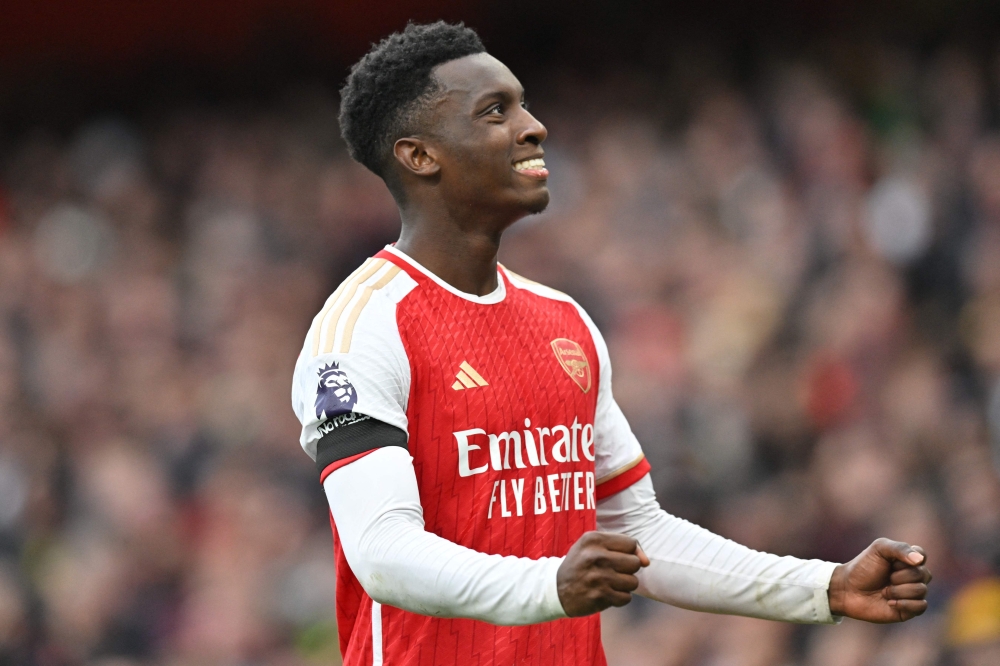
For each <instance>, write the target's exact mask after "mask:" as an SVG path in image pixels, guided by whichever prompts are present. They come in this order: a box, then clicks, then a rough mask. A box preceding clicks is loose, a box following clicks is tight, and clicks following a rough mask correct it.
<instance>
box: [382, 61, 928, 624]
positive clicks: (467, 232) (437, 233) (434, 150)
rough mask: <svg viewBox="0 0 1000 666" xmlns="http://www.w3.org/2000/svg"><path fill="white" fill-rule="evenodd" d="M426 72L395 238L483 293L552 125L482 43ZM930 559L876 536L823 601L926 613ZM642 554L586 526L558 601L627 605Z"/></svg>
mask: <svg viewBox="0 0 1000 666" xmlns="http://www.w3.org/2000/svg"><path fill="white" fill-rule="evenodd" d="M433 76H434V77H435V79H436V80H437V82H438V84H439V86H440V87H441V89H442V94H441V95H440V96H439V98H438V100H437V101H436V102H435V103H434V104H433V106H432V108H431V109H429V111H428V112H427V115H426V117H424V118H423V122H422V123H421V125H422V127H423V128H424V129H423V130H422V131H421V132H420V133H418V134H414V135H413V136H408V137H404V138H401V139H399V140H398V141H396V143H395V145H394V146H393V158H394V159H392V160H391V162H390V165H389V169H390V170H391V173H389V174H387V175H388V180H390V181H391V182H393V190H394V193H395V195H396V201H397V203H399V204H400V217H401V218H402V222H403V229H402V233H401V235H400V238H399V242H398V243H397V244H396V247H398V248H399V249H400V250H402V251H403V252H405V253H406V254H408V255H410V256H411V257H413V258H414V259H415V260H416V261H418V262H419V263H421V264H423V265H424V266H425V267H426V268H427V269H428V270H430V271H431V272H433V273H434V274H436V275H437V276H438V277H440V278H441V279H442V280H444V281H445V282H447V283H448V284H450V285H452V286H453V287H455V288H456V289H458V290H460V291H463V292H465V293H468V294H477V295H480V296H482V295H485V294H489V293H491V292H492V291H493V290H495V289H496V288H497V252H498V251H499V249H500V237H501V235H502V234H503V232H504V230H505V229H507V228H508V227H509V226H510V225H511V224H513V223H514V222H516V221H517V220H519V219H521V218H522V217H525V216H527V215H531V214H533V213H538V212H541V211H542V210H544V209H545V207H546V205H548V202H549V190H548V187H547V185H546V183H547V181H546V178H547V176H548V172H547V171H546V170H545V169H544V168H534V169H528V170H523V169H521V170H515V168H514V165H515V164H517V163H519V162H522V161H523V160H527V159H534V158H541V157H542V156H543V155H544V151H543V150H542V142H543V141H545V138H546V136H547V135H548V132H547V130H546V129H545V126H544V125H542V124H541V123H540V122H538V120H536V119H535V117H534V116H532V115H531V114H530V113H529V112H528V110H527V109H526V108H525V106H524V104H523V101H524V89H523V88H522V87H521V84H520V82H518V80H517V78H516V77H515V76H514V75H513V74H512V73H511V71H510V70H509V69H507V67H506V66H505V65H504V64H503V63H501V62H500V61H499V60H497V59H496V58H494V57H492V56H490V55H488V54H485V53H480V54H477V55H472V56H466V57H464V58H459V59H457V60H453V61H451V62H447V63H444V64H443V65H439V66H438V67H437V68H436V69H435V70H434V72H433ZM926 561H927V558H926V555H925V554H924V552H923V550H922V549H921V548H919V547H917V546H911V545H909V544H906V543H902V542H898V541H890V540H888V539H878V540H876V541H875V542H874V543H872V545H871V546H869V547H868V548H866V549H865V550H864V551H863V552H862V553H861V554H860V555H858V556H857V557H856V558H854V559H853V560H851V561H850V562H848V563H846V564H841V565H839V566H838V567H837V568H836V569H835V570H834V573H833V576H832V578H831V580H830V587H829V591H828V595H829V600H830V610H831V612H832V613H834V614H835V615H844V616H847V617H852V618H855V619H859V620H866V621H868V622H878V623H888V622H903V621H905V620H909V619H910V618H913V617H915V616H917V615H920V614H922V613H923V612H924V611H925V610H927V601H926V599H925V598H926V596H927V584H928V583H930V580H931V574H930V571H929V570H928V569H927V566H926ZM649 563H650V562H649V559H648V558H647V557H646V554H645V553H643V551H642V549H641V548H640V547H639V544H638V542H637V541H636V540H635V539H632V538H631V537H628V536H624V535H621V534H608V533H604V532H588V533H586V534H584V535H583V536H582V537H580V539H579V540H578V541H577V542H576V543H575V544H574V545H573V547H572V548H570V550H569V553H567V555H566V558H565V559H564V560H563V563H562V565H561V566H560V567H559V571H558V575H557V584H558V590H559V599H560V601H561V602H562V605H563V609H564V610H565V611H566V613H567V615H569V616H571V617H576V616H582V615H590V614H591V613H596V612H598V611H601V610H604V609H605V608H608V607H609V606H624V605H625V604H627V603H628V602H629V601H631V599H632V593H633V592H634V591H635V590H636V589H637V588H638V586H639V580H638V578H637V577H636V573H637V572H638V571H639V570H640V569H641V568H642V567H645V566H648V565H649Z"/></svg>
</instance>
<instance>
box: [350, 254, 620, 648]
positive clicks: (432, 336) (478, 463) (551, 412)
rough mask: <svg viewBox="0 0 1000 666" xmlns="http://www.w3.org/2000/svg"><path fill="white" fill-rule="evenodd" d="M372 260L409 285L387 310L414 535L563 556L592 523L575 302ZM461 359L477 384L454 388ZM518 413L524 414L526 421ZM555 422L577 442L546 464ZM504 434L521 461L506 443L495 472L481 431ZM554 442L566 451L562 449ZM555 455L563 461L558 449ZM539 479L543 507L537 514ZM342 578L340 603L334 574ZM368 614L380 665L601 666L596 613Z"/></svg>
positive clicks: (356, 635) (359, 624) (591, 355)
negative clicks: (509, 623)
mask: <svg viewBox="0 0 1000 666" xmlns="http://www.w3.org/2000/svg"><path fill="white" fill-rule="evenodd" d="M376 256H378V257H381V258H384V259H387V260H389V261H392V262H393V263H395V264H396V265H398V266H400V267H401V268H402V269H403V270H405V271H406V272H407V273H408V274H409V275H410V276H411V277H412V278H413V279H414V280H415V281H416V282H417V287H416V288H414V289H413V290H412V291H411V292H410V293H409V294H408V295H407V296H406V297H405V298H403V300H402V301H400V303H399V304H398V306H397V310H396V318H397V322H398V326H399V332H400V337H401V338H402V341H403V345H404V347H405V349H406V352H407V355H408V357H409V361H410V375H411V384H410V396H409V404H408V408H407V419H408V421H409V435H410V438H409V450H410V454H411V455H412V456H413V459H414V468H415V471H416V476H417V483H418V487H419V490H420V498H421V504H422V505H423V510H424V520H425V522H426V528H427V530H428V531H430V532H432V533H434V534H437V535H439V536H441V537H443V538H445V539H448V540H449V541H453V542H455V543H457V544H460V545H463V546H467V547H469V548H472V549H474V550H477V551H480V552H484V553H496V554H500V555H516V556H523V557H530V558H539V557H543V556H563V555H565V554H566V552H567V551H568V550H569V548H570V546H571V545H572V544H573V543H574V542H575V541H576V540H577V539H578V538H579V537H580V536H581V535H582V534H583V533H584V532H586V531H589V530H594V529H596V527H597V512H596V498H595V497H594V488H595V481H594V462H593V461H592V460H590V459H588V458H589V457H590V456H588V455H587V453H585V451H586V449H585V448H584V446H583V441H584V436H585V435H584V433H586V432H587V430H586V429H585V428H584V426H587V425H590V426H591V430H590V431H589V432H590V433H591V438H592V433H593V430H592V424H593V423H594V415H595V411H596V407H597V386H598V385H599V381H600V378H599V376H598V375H599V362H598V357H597V350H596V348H595V346H594V341H593V339H592V338H591V335H590V331H589V329H588V328H587V325H586V323H585V322H584V321H583V319H582V318H581V316H580V314H579V312H578V311H577V309H576V307H575V306H574V305H573V304H572V303H566V302H561V301H555V300H552V299H547V298H542V297H540V296H537V295H535V294H533V293H531V292H530V291H527V290H522V289H518V288H515V287H513V286H512V285H511V284H510V283H509V281H508V280H507V278H506V276H504V277H503V278H502V279H504V280H505V282H506V289H507V291H506V297H505V299H504V300H503V301H502V302H500V303H495V304H491V305H484V304H479V303H475V302H472V301H469V300H466V299H464V298H461V297H460V296H457V295H455V294H453V293H451V292H449V291H448V290H446V289H444V288H442V287H441V286H439V285H437V284H435V283H434V281H433V280H431V279H430V278H428V277H427V276H426V275H424V274H423V273H421V272H420V271H419V270H417V269H416V268H414V267H413V266H411V265H409V264H408V263H407V262H406V261H404V260H403V259H400V258H399V257H397V256H396V255H394V254H392V253H391V252H385V251H383V252H381V253H379V254H378V255H376ZM559 338H563V339H567V340H571V341H574V342H576V343H578V344H579V345H580V348H581V349H582V351H583V354H584V355H585V356H586V359H587V362H588V363H589V365H590V370H591V373H592V374H593V385H592V387H591V388H590V390H589V391H586V392H584V390H583V389H582V388H581V386H580V385H578V384H577V383H576V382H574V381H573V379H572V378H571V377H570V375H569V374H568V372H567V370H564V368H563V367H562V366H561V365H560V362H559V359H558V358H557V357H556V354H555V352H554V350H553V347H552V341H553V340H556V339H559ZM463 362H467V363H468V364H469V365H471V366H472V368H473V369H474V370H475V371H476V372H478V374H479V375H481V377H482V378H483V379H484V380H485V381H486V382H487V384H488V385H487V386H475V387H473V388H468V389H466V388H462V389H458V390H457V389H455V388H453V385H454V384H455V382H456V375H457V373H458V372H459V369H460V365H461V364H462V363H463ZM525 419H530V422H531V425H530V426H527V425H526V424H525ZM557 426H562V427H563V428H564V429H565V432H566V433H567V438H568V439H569V437H568V434H569V433H572V438H571V439H572V440H573V441H577V447H576V456H575V459H574V457H573V455H572V453H573V452H572V451H569V454H570V455H569V456H568V459H567V460H566V461H565V462H559V461H557V460H556V459H554V458H555V455H556V452H555V451H554V450H553V445H554V444H557V443H559V442H561V441H562V436H561V435H560V436H557V435H555V434H553V433H552V430H553V429H554V428H556V427H557ZM477 428H478V429H481V430H482V431H484V433H485V434H476V435H470V436H469V440H468V441H469V442H470V443H471V444H473V445H475V446H478V447H479V448H478V449H470V450H469V452H468V460H469V467H470V468H471V469H476V468H479V467H482V466H484V465H486V469H485V470H484V471H482V472H481V473H476V474H471V475H467V476H464V477H462V476H460V474H459V453H458V450H459V446H458V438H457V437H456V435H455V433H456V432H459V431H466V430H471V429H477ZM540 429H547V430H548V434H545V438H544V447H543V450H544V451H545V460H546V463H547V464H546V465H544V466H543V465H541V464H539V465H537V466H534V465H532V464H531V463H530V459H529V456H528V445H527V441H528V436H527V434H526V432H527V431H530V432H531V433H532V441H533V444H534V445H537V443H538V441H539V439H540V436H541V434H542V433H541V432H540ZM510 432H517V433H518V439H519V440H520V445H521V454H522V455H521V462H522V466H520V467H519V466H518V465H517V450H518V447H517V445H516V443H515V444H510V453H509V457H508V459H507V462H508V463H509V469H508V468H507V466H506V465H503V464H501V469H499V470H497V469H494V468H493V465H492V455H491V452H492V450H493V449H492V448H491V446H490V441H491V440H490V438H489V437H488V434H494V435H499V434H501V433H510ZM557 432H560V433H561V432H562V430H559V431H557ZM505 448H506V445H505V443H504V440H500V439H498V440H497V448H496V450H497V451H498V452H500V453H505V451H504V449H505ZM567 448H568V449H572V448H573V447H572V446H570V445H569V444H567ZM591 451H592V448H591ZM559 457H567V456H565V455H564V454H563V450H562V449H559ZM538 461H539V463H541V458H540V457H539V458H538ZM588 481H589V482H590V484H591V485H590V488H591V490H590V491H589V494H590V499H589V501H588V497H587V496H588V490H587V487H586V486H587V482H588ZM538 484H541V489H542V498H543V499H544V503H545V511H544V512H539V513H537V514H536V507H537V506H540V504H539V500H538V498H537V497H536V488H537V487H538ZM517 489H520V499H521V507H520V511H518V503H517ZM552 490H555V491H556V493H558V494H557V496H556V502H557V504H558V506H559V511H557V512H554V511H553V510H552V505H553V502H552V493H551V491H552ZM519 514H520V515H519ZM342 565H343V566H342ZM344 566H346V562H342V560H340V559H338V593H337V611H338V612H337V617H338V621H339V622H340V627H341V630H342V631H343V632H344V633H343V634H342V636H343V635H347V636H349V638H348V641H347V645H346V648H345V649H344V651H343V654H344V664H345V666H368V665H369V664H371V663H372V642H371V633H372V632H371V623H372V617H371V600H370V599H369V598H368V597H367V595H364V593H363V592H362V597H361V600H360V602H359V601H358V599H357V598H356V596H355V593H356V588H355V586H354V583H356V579H354V577H353V574H348V573H347V572H345V571H344V570H343V567H344ZM345 575H346V577H347V582H346V583H345V584H344V588H343V589H344V592H343V594H344V598H343V600H342V599H341V588H340V587H339V586H340V582H339V581H340V580H343V577H344V576H345ZM381 617H382V636H383V640H382V644H383V659H384V663H385V664H386V665H387V666H436V665H438V664H460V665H465V664H475V665H476V666H491V665H497V666H500V665H504V666H506V665H509V664H518V665H519V666H520V665H525V666H527V665H534V666H590V665H597V666H604V665H605V664H606V660H605V657H604V650H603V647H602V646H601V625H600V615H592V616H589V617H585V618H573V619H565V620H557V621H554V622H547V623H544V624H539V625H533V626H524V627H498V626H493V625H490V624H487V623H485V622H478V621H473V620H460V619H439V618H432V617H428V616H425V615H417V614H415V613H409V612H406V611H403V610H400V609H397V608H391V607H387V606H383V607H382V609H381Z"/></svg>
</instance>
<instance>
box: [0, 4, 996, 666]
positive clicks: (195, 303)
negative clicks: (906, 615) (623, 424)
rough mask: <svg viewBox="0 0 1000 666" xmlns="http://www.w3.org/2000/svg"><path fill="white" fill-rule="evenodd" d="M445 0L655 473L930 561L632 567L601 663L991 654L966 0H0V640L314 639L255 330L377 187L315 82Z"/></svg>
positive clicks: (992, 246) (989, 355) (444, 10)
mask: <svg viewBox="0 0 1000 666" xmlns="http://www.w3.org/2000/svg"><path fill="white" fill-rule="evenodd" d="M803 5H815V6H803ZM439 17H443V18H447V19H465V20H466V21H467V22H469V23H470V24H471V25H473V26H475V27H477V28H478V29H480V31H481V32H482V34H483V35H484V37H485V39H486V42H487V47H488V48H489V49H490V50H491V51H492V52H493V53H494V54H496V55H497V56H498V57H500V58H501V59H503V60H504V61H505V62H507V63H509V64H510V65H511V66H512V68H513V70H514V72H515V73H516V74H517V75H518V76H519V77H520V78H521V79H522V81H524V82H525V83H526V84H527V88H528V95H529V99H530V100H531V103H532V104H533V106H532V110H533V111H534V112H535V113H536V114H537V115H538V116H539V118H540V119H541V120H542V121H543V122H545V123H546V124H547V125H548V127H549V129H550V139H549V141H548V143H547V144H546V147H547V155H546V160H547V162H548V164H549V165H550V168H551V171H552V178H551V189H552V192H553V204H552V206H551V208H550V210H549V211H548V212H546V213H545V214H544V215H543V216H541V217H538V218H532V219H529V220H525V221H524V222H522V223H519V224H518V225H517V226H516V227H515V228H514V229H512V230H511V231H510V233H509V234H508V237H507V238H506V239H505V245H504V248H503V252H502V255H503V256H502V259H503V260H504V261H505V262H506V263H507V264H508V265H509V266H510V267H511V268H513V269H514V270H517V271H518V272H520V273H522V274H524V275H527V276H529V277H531V278H534V279H536V280H539V281H541V282H545V283H548V284H550V285H552V286H555V287H557V288H560V289H562V290H564V291H567V292H569V293H570V294H572V295H573V296H575V297H576V298H577V299H578V300H580V301H581V302H582V303H583V304H584V306H585V307H587V308H588V309H589V310H590V312H591V313H592V314H593V315H594V317H595V319H596V320H597V321H598V323H599V325H600V326H601V327H602V329H603V330H604V332H605V335H606V337H607V339H608V341H609V345H610V348H611V354H612V358H613V361H614V363H615V370H616V372H615V391H616V395H617V398H618V400H619V402H620V403H621V405H622V408H623V409H624V411H625V413H626V414H627V416H628V417H629V419H630V420H631V423H632V425H633V428H634V430H635V431H636V433H637V435H638V436H639V438H640V440H641V441H642V443H643V445H644V448H645V450H646V452H647V455H648V457H649V459H650V460H651V462H652V464H653V470H654V471H653V476H654V480H655V483H656V487H657V489H658V493H659V496H660V499H661V502H662V503H663V505H664V507H665V508H666V509H667V510H669V511H671V512H674V513H677V514H679V515H681V516H684V517H687V518H690V519H693V520H696V521H698V522H700V523H702V524H704V525H706V526H708V527H710V528H712V529H714V530H716V531H718V532H720V533H722V534H724V535H727V536H730V537H732V538H734V539H737V540H739V541H741V542H743V543H746V544H748V545H750V546H753V547H755V548H759V549H766V550H771V551H775V552H779V553H791V554H795V555H800V556H810V557H811V556H815V557H822V558H828V559H834V560H843V559H845V558H849V557H851V556H853V555H854V554H856V553H857V552H858V551H859V550H860V549H861V548H863V547H864V546H865V545H866V544H867V543H868V542H869V541H870V540H871V539H872V538H874V537H875V536H877V535H888V536H891V537H894V538H898V539H904V540H910V541H913V542H916V543H919V544H921V545H923V546H924V547H925V548H926V550H927V552H928V553H929V556H930V562H931V564H932V567H933V570H934V572H935V575H936V580H935V582H934V585H933V586H932V593H931V597H930V601H931V609H930V611H929V612H928V613H927V615H925V616H924V617H922V618H919V619H917V620H915V621H913V622H910V623H907V624H905V625H901V626H893V627H888V628H880V627H875V626H870V625H863V624H860V623H856V622H850V621H848V622H845V623H844V624H843V625H841V626H839V627H834V628H830V627H823V628H808V627H796V626H789V625H782V624H778V623H766V622H760V621H755V620H746V619H741V618H727V617H718V616H712V615H703V614H695V613H690V612H686V611H680V610H676V609H672V608H669V607H664V606H660V605H657V604H653V603H649V602H644V601H643V600H641V599H639V600H637V601H636V602H634V603H633V604H632V605H630V606H629V607H628V608H626V609H623V610H620V611H614V612H609V613H606V618H605V633H606V645H607V650H608V654H609V658H610V661H611V663H612V664H620V665H631V666H641V665H645V664H649V665H658V666H660V665H677V666H681V665H685V666H688V665H690V666H695V665H714V666H722V665H725V666H771V665H792V664H795V665H802V666H855V665H856V666H861V665H869V664H872V665H879V666H881V665H886V666H889V665H896V664H900V665H902V664H906V665H907V666H920V665H938V664H963V665H972V664H982V665H985V664H991V665H995V664H997V663H1000V582H998V581H1000V579H998V575H1000V557H998V556H1000V480H998V466H997V461H998V460H1000V447H998V446H997V442H998V441H1000V384H998V378H1000V133H998V129H1000V128H998V122H1000V30H998V27H1000V21H998V19H1000V7H998V6H997V4H996V3H987V2H975V1H972V0H960V1H953V2H945V1H943V0H922V1H921V2H909V3H903V2H889V1H887V0H881V1H879V2H857V1H853V0H840V1H839V2H828V3H793V2H790V1H781V0H770V1H767V2H764V1H752V2H741V3H737V2H729V1H727V0H707V1H705V2H699V3H685V4H683V5H682V4H680V3H658V4H657V5H656V7H649V6H646V5H644V4H643V3H639V2H634V1H632V2H629V1H626V2H617V3H600V2H594V1H584V2H569V1H565V2H550V3H540V4H538V3H528V2H524V1H523V0H516V1H514V2H508V3H502V4H501V3H491V4H490V5H485V4H483V5H480V4H476V3H471V2H467V1H464V0H447V1H446V0H437V1H434V2H418V1H417V0H406V1H398V2H389V3H379V4H378V6H377V7H376V4H375V3H362V2H359V1H356V0H351V1H350V2H337V3H332V2H319V1H318V0H295V1H294V2H281V3H279V2H277V1H274V0H255V1H253V2H248V1H245V2H240V3H236V2H212V3H204V2H194V0H178V1H177V2H172V3H158V2H134V1H132V0H95V1H94V2H88V3H80V2H75V1H73V0H41V1H38V0H36V1H34V2H29V1H27V0H8V1H7V2H5V3H4V7H3V10H2V13H0V663H3V664H38V665H46V666H48V665H62V664H101V665H103V666H112V665H114V666H126V665H133V664H136V665H138V664H169V665H174V664H177V665H181V664H282V665H284V664H289V665H292V664H321V663H322V664H333V663H338V656H337V655H336V647H335V645H336V641H335V636H336V634H335V631H336V630H335V627H334V625H333V623H332V600H333V585H334V581H333V568H332V564H331V547H330V534H329V525H328V522H327V515H326V509H325V501H324V498H323V496H322V494H321V490H320V487H319V485H318V483H317V482H316V474H315V470H314V469H313V467H312V465H310V463H309V461H308V459H307V458H306V456H305V455H304V454H303V453H302V452H301V451H300V450H299V448H298V445H297V442H296V438H297V423H296V421H295V418H294V416H293V415H292V412H291V409H290V406H289V382H290V376H291V369H292V364H293V361H294V358H295V355H296V354H297V352H298V349H299V347H300V344H301V341H302V338H303V335H304V333H305V330H306V327H307V326H308V322H309V320H310V318H311V316H312V314H313V313H314V312H315V311H316V310H317V308H318V306H319V304H320V303H321V302H322V300H323V299H324V297H325V295H326V294H327V293H329V292H330V290H331V289H332V288H333V287H334V286H335V285H336V284H337V283H338V282H339V280H340V279H341V278H343V277H344V276H345V275H346V274H347V273H349V272H350V271H351V270H352V269H353V268H354V267H355V266H356V265H357V264H358V263H359V262H360V261H361V259H362V258H363V257H365V256H367V255H368V254H370V253H372V252H374V251H375V250H377V248H379V247H380V246H381V245H382V244H383V243H385V242H387V241H390V240H392V239H393V238H394V235H395V233H396V230H397V224H398V219H397V215H396V211H395V209H394V207H393V205H392V201H391V200H390V198H389V197H388V195H387V194H386V193H385V191H384V189H383V186H382V185H381V183H380V182H379V181H378V180H377V179H376V178H375V177H373V176H371V175H370V174H367V173H366V172H365V171H364V170H362V169H361V168H360V167H358V166H356V165H354V164H352V163H351V162H350V161H349V160H348V159H347V157H346V154H345V151H344V149H343V146H342V144H341V143H340V141H339V138H338V131H337V125H336V108H337V97H336V89H337V87H338V86H339V84H340V82H341V81H342V79H343V77H344V75H345V73H346V67H347V66H348V65H349V64H350V63H351V62H352V61H353V60H355V59H356V58H357V57H358V56H359V55H360V54H361V53H363V52H364V50H365V49H366V47H367V44H368V43H370V41H372V40H374V39H377V38H378V37H380V36H382V35H384V34H386V33H387V32H390V31H392V30H394V29H398V28H400V27H401V26H402V25H404V24H405V21H406V19H407V18H415V19H420V20H428V19H435V18H439Z"/></svg>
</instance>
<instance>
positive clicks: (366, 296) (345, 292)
mask: <svg viewBox="0 0 1000 666" xmlns="http://www.w3.org/2000/svg"><path fill="white" fill-rule="evenodd" d="M416 284H417V283H416V282H415V281H414V280H413V278H411V277H410V276H409V275H407V273H406V271H404V270H402V269H401V268H400V267H399V266H397V265H396V264H394V263H393V262H391V261H389V260H387V259H385V258H382V257H378V256H376V257H371V258H369V259H367V260H366V261H365V262H364V263H363V264H362V265H361V266H359V267H358V268H357V269H356V270H355V271H354V272H353V273H351V274H350V275H349V276H348V277H347V278H346V279H345V280H344V281H343V282H341V283H340V285H339V286H338V287H337V288H336V289H335V290H334V292H333V293H332V294H331V295H330V297H329V298H327V300H326V302H325V303H324V304H323V307H322V308H321V309H320V311H319V312H318V313H317V314H316V316H315V317H314V318H313V322H312V326H310V328H309V334H308V336H307V340H306V346H307V347H308V348H309V350H310V351H311V352H312V356H319V355H321V354H329V353H340V354H346V353H349V352H350V351H351V348H352V346H353V345H354V344H355V342H356V340H358V339H359V338H358V334H359V333H362V332H363V333H364V334H365V335H372V334H375V335H377V334H378V332H379V331H380V330H381V329H385V328H387V327H388V328H394V327H395V318H394V316H393V312H394V308H395V306H396V304H397V303H399V301H401V300H402V299H403V298H404V297H405V296H406V295H407V294H408V293H410V291H412V290H413V288H414V287H416Z"/></svg>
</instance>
